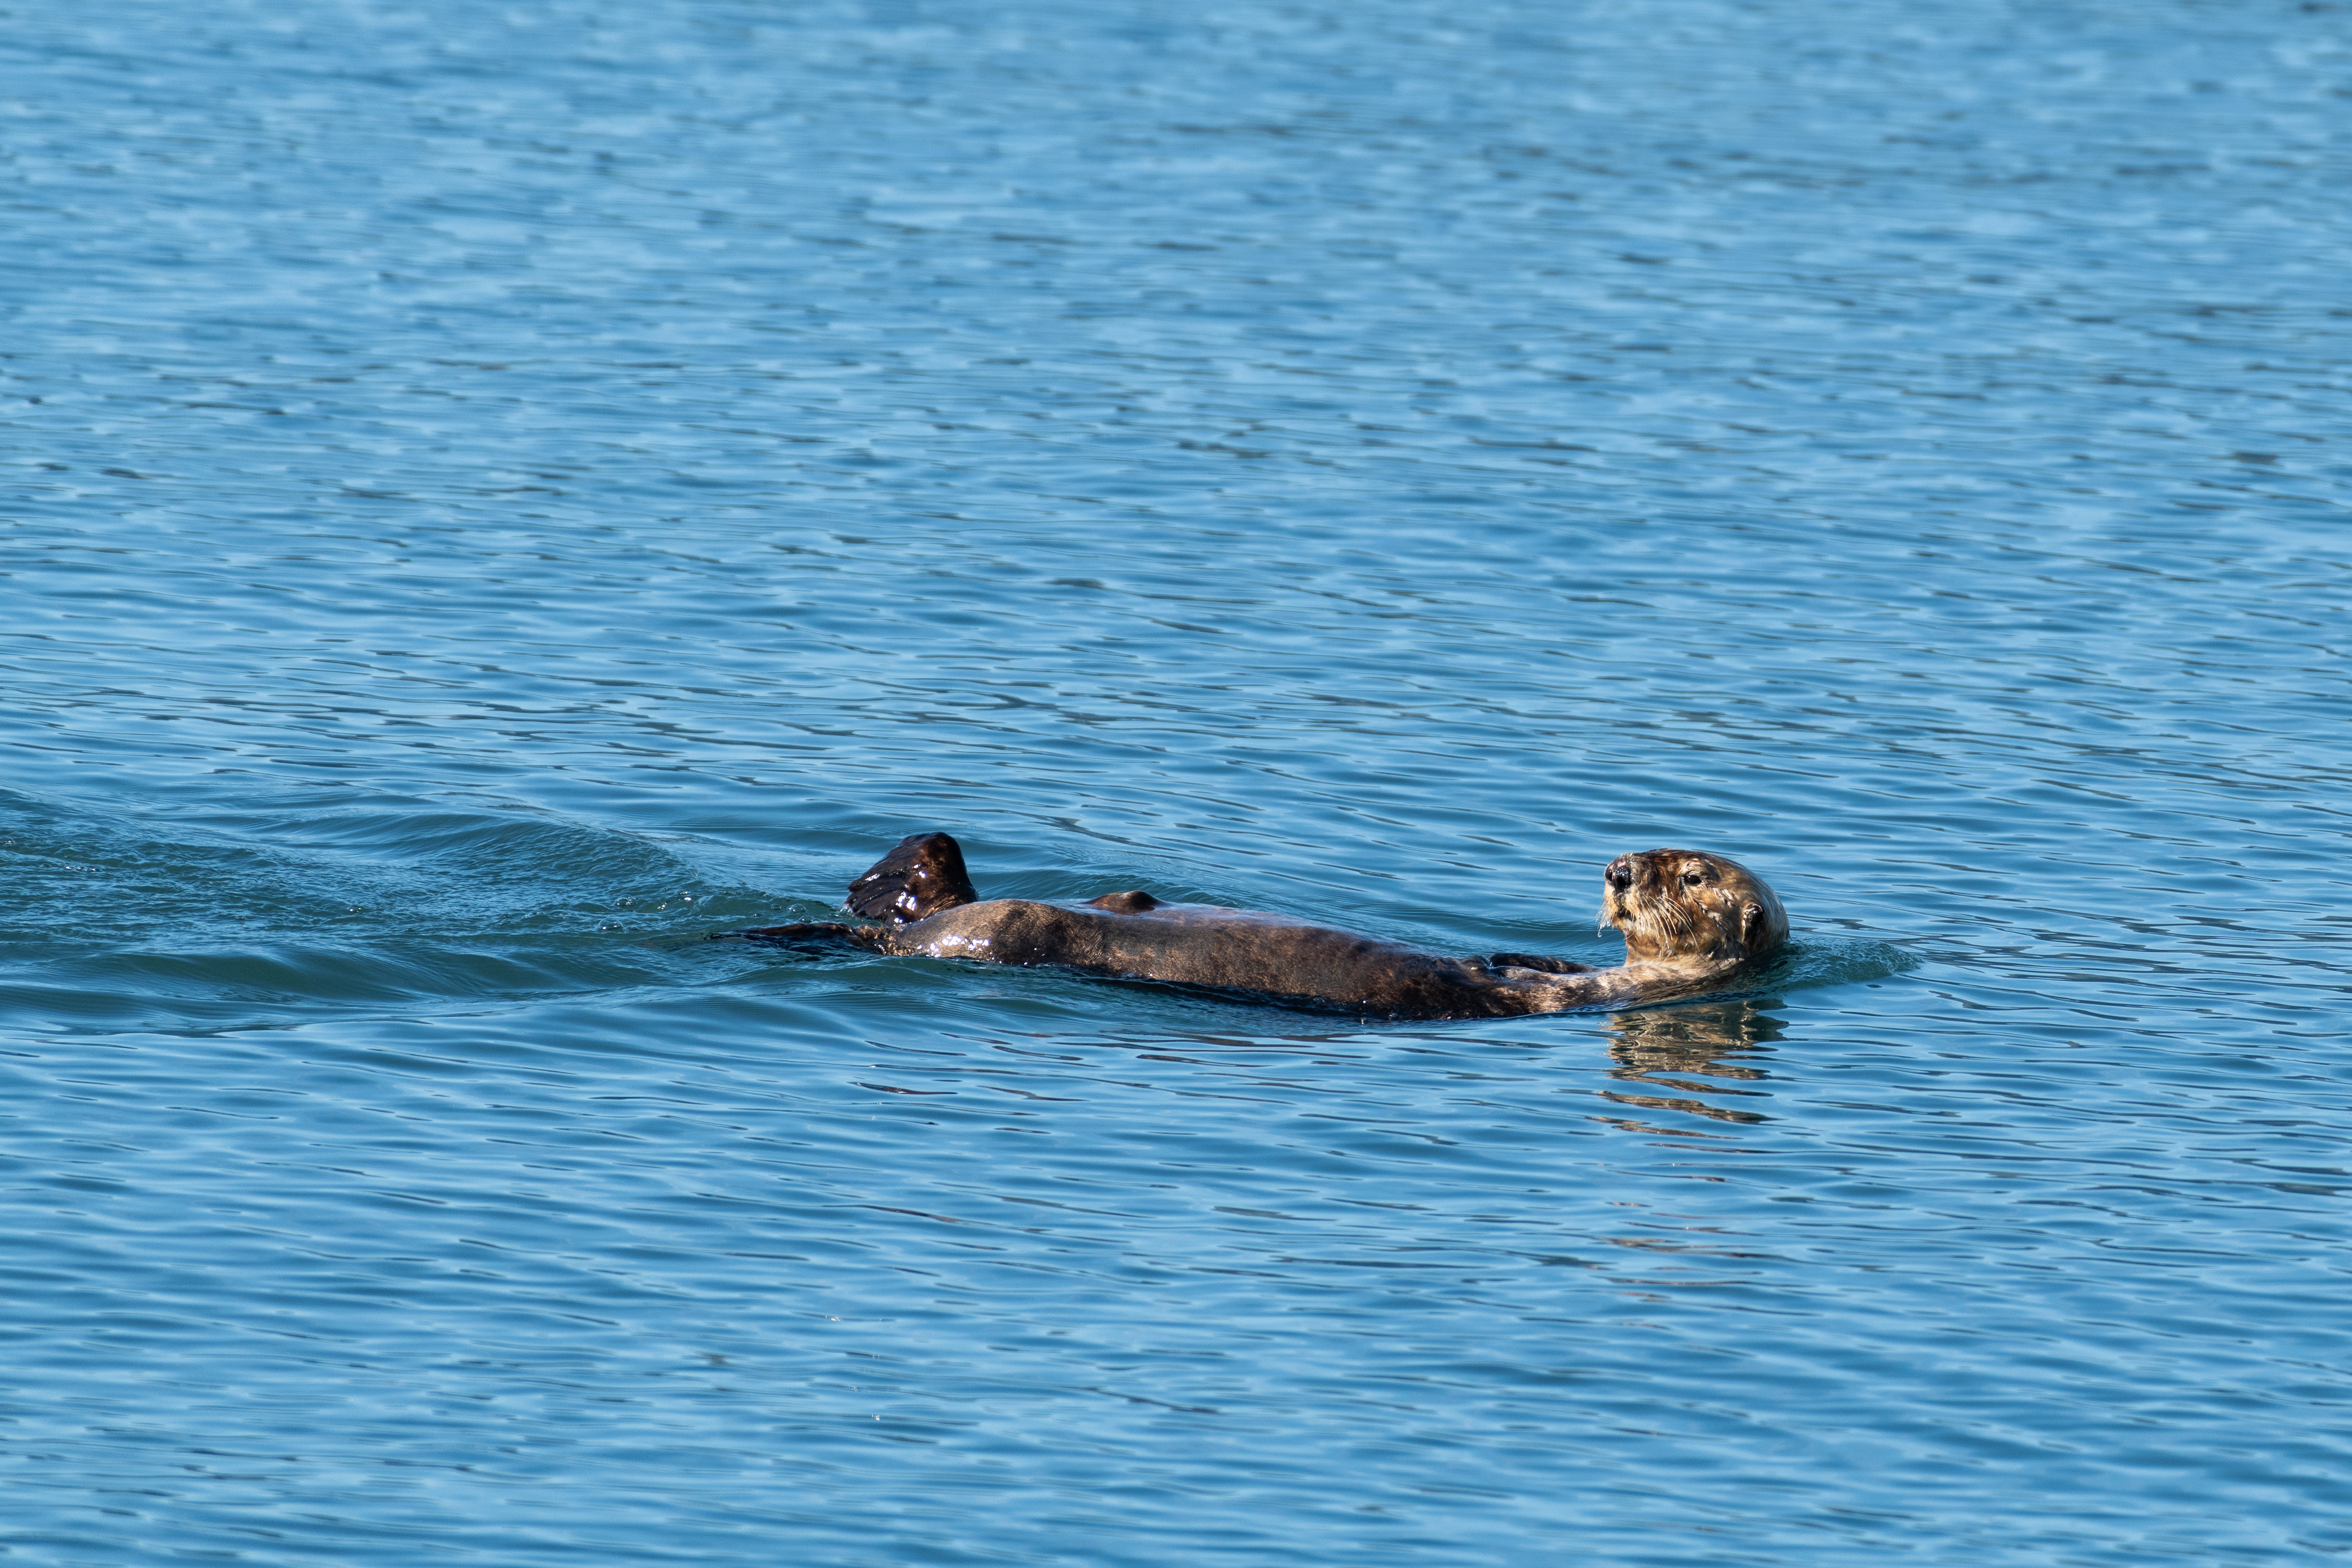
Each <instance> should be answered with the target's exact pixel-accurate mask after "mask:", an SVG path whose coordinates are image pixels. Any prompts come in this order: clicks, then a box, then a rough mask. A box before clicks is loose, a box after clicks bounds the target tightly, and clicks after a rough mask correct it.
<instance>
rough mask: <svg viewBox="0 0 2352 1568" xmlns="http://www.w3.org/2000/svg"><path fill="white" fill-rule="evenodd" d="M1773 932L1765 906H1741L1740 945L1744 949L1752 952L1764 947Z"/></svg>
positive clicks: (1750, 904) (1752, 904)
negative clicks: (1765, 940) (1766, 939)
mask: <svg viewBox="0 0 2352 1568" xmlns="http://www.w3.org/2000/svg"><path fill="white" fill-rule="evenodd" d="M1771 932H1772V921H1771V919H1770V918H1769V916H1767V915H1766V914H1765V913H1764V906H1763V905H1761V904H1759V903H1746V904H1742V905H1740V906H1739V943H1740V945H1741V946H1742V947H1745V948H1747V949H1748V951H1749V952H1754V951H1755V950H1756V949H1757V948H1758V947H1759V946H1761V945H1763V942H1764V939H1765V938H1766V937H1768V936H1769V935H1770V934H1771Z"/></svg>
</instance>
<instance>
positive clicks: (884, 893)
mask: <svg viewBox="0 0 2352 1568" xmlns="http://www.w3.org/2000/svg"><path fill="white" fill-rule="evenodd" d="M979 901H980V895H979V894H978V893H976V892H974V891H973V890H972V886H971V876H970V875H969V874H968V873H967V872H966V871H965V870H964V868H963V848H962V847H961V846H960V845H959V844H957V843H956V841H955V840H954V839H952V838H950V837H948V836H947V835H946V834H944V833H917V834H913V835H910V836H909V837H905V838H901V839H900V840H898V844H897V845H896V846H894V847H892V848H891V850H890V853H888V854H887V855H885V856H883V857H882V858H880V859H879V860H877V861H876V862H874V865H873V867H872V868H871V869H869V870H867V872H866V874H865V875H864V876H862V877H860V878H858V879H857V880H856V881H855V882H852V883H850V884H849V907H850V909H851V910H854V911H856V913H858V914H861V915H864V916H865V917H866V919H867V920H887V921H894V922H897V923H898V924H901V925H903V924H905V923H906V922H907V921H919V920H922V919H924V918H926V917H927V916H930V915H935V914H938V913H939V912H940V910H952V909H955V908H957V907H959V906H960V905H963V904H973V903H978V902H979Z"/></svg>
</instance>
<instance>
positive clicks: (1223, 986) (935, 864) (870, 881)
mask: <svg viewBox="0 0 2352 1568" xmlns="http://www.w3.org/2000/svg"><path fill="white" fill-rule="evenodd" d="M1604 884H1605V886H1604V891H1603V901H1602V919H1603V921H1604V922H1605V923H1607V924H1611V925H1614V926H1616V927H1618V928H1619V929H1620V930H1622V931H1623V932H1624V933H1625V951H1626V958H1627V963H1625V964H1624V965H1622V967H1620V968H1616V969H1608V970H1594V969H1591V968H1588V967H1587V966H1585V965H1583V964H1580V963H1570V962H1569V961H1567V960H1565V959H1556V958H1546V957H1542V956H1539V955H1532V954H1527V953H1496V954H1495V955H1494V957H1493V958H1491V959H1486V958H1447V957H1444V956H1441V955H1439V954H1436V953H1432V952H1421V951H1420V950H1418V949H1415V948H1410V947H1406V946H1403V945H1402V944H1400V943H1397V942H1382V941H1380V940H1379V939H1377V938H1374V937H1367V936H1357V935H1354V934H1352V933H1350V932H1348V931H1333V930H1331V929H1329V928H1328V927H1325V926H1316V925H1308V924H1306V923H1304V922H1301V921H1292V920H1286V919H1285V918H1283V917H1282V916H1279V915H1267V914H1256V913H1252V912H1250V911H1247V910H1228V909H1220V908H1216V907H1214V906H1213V905H1206V904H1167V903H1162V902H1160V900H1158V899H1155V898H1153V897H1152V896H1151V895H1150V894H1149V893H1146V892H1142V891H1139V890H1129V891H1126V892H1118V893H1106V894H1104V895H1103V896H1101V897H1100V898H1097V899H1095V900H1090V901H1089V902H1087V903H1085V904H1081V905H1078V906H1076V907H1075V908H1073V907H1066V906H1064V905H1060V904H1046V903H1039V902H1035V901H1034V900H1027V899H991V900H981V899H980V898H979V896H978V894H977V893H976V892H975V891H974V889H972V886H971V879H970V878H969V877H967V876H966V875H965V874H964V867H963V853H962V851H961V848H959V847H957V845H956V842H955V840H954V839H952V838H950V837H948V836H947V835H946V834H944V833H932V834H918V835H916V836H915V837H910V838H908V839H905V840H903V841H901V842H900V843H899V844H898V846H897V847H894V848H893V849H892V850H891V851H890V853H889V854H888V855H887V856H885V857H884V858H882V859H881V860H880V861H879V862H877V864H876V866H875V867H874V868H873V869H872V870H870V871H868V872H866V874H865V875H864V876H863V877H860V878H859V879H857V880H856V882H855V883H853V884H852V885H851V890H850V900H849V901H850V907H851V909H852V910H855V911H856V912H857V913H860V914H866V915H887V916H889V917H891V919H892V922H893V923H890V924H887V925H866V926H851V925H840V924H833V923H818V924H804V925H789V926H770V927H766V928H763V929H761V930H758V931H736V932H730V933H729V934H730V935H735V936H740V937H746V938H749V939H751V940H752V941H756V942H778V943H786V944H798V943H803V942H851V943H854V944H856V945H857V946H859V947H864V948H868V949H871V950H872V951H874V952H889V953H905V954H922V955H925V956H928V957H932V958H968V959H977V960H980V961H982V962H985V963H1019V964H1053V965H1055V966H1058V967H1061V968H1065V969H1076V970H1078V971H1081V972H1082V973H1089V974H1103V975H1113V976H1118V977H1122V978H1129V979H1139V980H1158V981H1164V982H1168V983H1171V984H1182V985H1202V986H1213V987H1215V988H1217V989H1219V990H1224V991H1240V992H1249V993H1253V994H1259V995H1263V996H1265V997H1268V998H1271V999H1274V1000H1277V1001H1282V1002H1287V1003H1291V1004H1295V1005H1310V1006H1318V1007H1327V1008H1337V1009H1342V1010H1345V1011H1348V1012H1353V1013H1360V1014H1368V1015H1371V1016H1380V1017H1391V1018H1479V1017H1507V1016H1517V1015H1519V1014H1525V1013H1551V1012H1559V1011H1560V1010H1562V1009H1564V1008H1570V1007H1583V1006H1593V1005H1605V1004H1612V1003H1618V1004H1622V1003H1627V1002H1637V1001H1646V1000H1656V999H1657V998H1659V997H1662V996H1670V995H1677V994H1692V993H1696V992H1698V991H1703V990H1706V989H1708V988H1709V987H1710V985H1711V984H1714V983H1716V982H1717V981H1719V980H1721V979H1722V978H1723V977H1724V976H1725V975H1727V974H1729V973H1731V972H1732V971H1733V970H1735V969H1737V968H1738V967H1739V966H1740V965H1741V964H1743V963H1748V962H1749V961H1750V960H1752V959H1755V958H1758V957H1760V956H1762V955H1763V954H1764V953H1767V952H1770V951H1771V950H1772V949H1774V948H1776V947H1778V946H1779V945H1780V942H1782V941H1783V940H1784V939H1785V938H1786V936H1787V934H1788V920H1787V917H1786V916H1785V915H1784V914H1782V913H1781V910H1780V900H1778V899H1776V898H1775V897H1773V895H1772V890H1771V889H1769V888H1767V887H1766V886H1765V885H1764V882H1763V879H1761V878H1759V877H1756V876H1755V875H1754V874H1752V873H1750V872H1748V870H1746V869H1745V868H1742V867H1740V866H1739V865H1738V864H1737V863H1736V862H1734V861H1731V860H1727V859H1725V858H1722V857H1720V856H1715V855H1706V854H1702V853H1700V852H1698V851H1696V850H1687V849H1654V850H1650V851H1647V852H1646V853H1643V854H1639V855H1625V856H1621V857H1619V858H1617V859H1616V860H1614V861H1612V862H1611V863H1610V866H1609V869H1608V872H1607V874H1606V876H1605V878H1604Z"/></svg>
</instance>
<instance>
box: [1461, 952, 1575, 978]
mask: <svg viewBox="0 0 2352 1568" xmlns="http://www.w3.org/2000/svg"><path fill="white" fill-rule="evenodd" d="M1486 962H1487V963H1491V964H1493V965H1494V966H1495V967H1496V968H1497V969H1532V970H1534V971H1536V972H1537V973H1539V974H1590V973H1592V965H1591V964H1589V963H1570V962H1569V961H1568V960H1567V959H1565V958H1546V957H1545V956H1544V955H1543V954H1542V953H1539V952H1497V953H1495V954H1493V955H1491V956H1490V957H1488V959H1487V960H1486Z"/></svg>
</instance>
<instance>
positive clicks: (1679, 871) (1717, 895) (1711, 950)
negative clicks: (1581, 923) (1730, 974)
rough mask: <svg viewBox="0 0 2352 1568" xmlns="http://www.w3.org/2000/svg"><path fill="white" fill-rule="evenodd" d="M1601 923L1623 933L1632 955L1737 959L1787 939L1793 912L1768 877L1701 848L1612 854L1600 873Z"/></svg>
mask: <svg viewBox="0 0 2352 1568" xmlns="http://www.w3.org/2000/svg"><path fill="white" fill-rule="evenodd" d="M1601 924H1602V925H1603V926H1615V927H1616V928H1617V929H1618V930H1619V931H1623V932H1624V933H1625V957H1626V958H1627V960H1628V961H1633V962H1649V963H1661V962H1672V961H1681V962H1685V963H1688V962H1694V961H1702V962H1706V963H1720V964H1733V963H1742V962H1744V961H1746V960H1748V959H1750V958H1757V957H1760V956H1762V955H1763V954H1765V953H1768V952H1771V951H1772V950H1773V949H1774V948H1776V947H1779V946H1780V944H1781V943H1782V942H1786V941H1787V940H1788V938H1789V917H1788V916H1787V915H1786V914H1785V913H1783V912H1782V910H1781V909H1780V900H1779V899H1778V898H1775V897H1774V896H1773V893H1772V889H1769V888H1768V887H1766V886H1765V885H1764V879H1763V878H1761V877H1759V876H1757V875H1756V874H1755V873H1754V872H1752V871H1750V870H1748V868H1746V867H1744V866H1742V865H1740V864H1739V863H1738V861H1736V860H1727V859H1725V858H1723V857H1722V856H1720V855H1707V854H1702V853H1701V852H1700V851H1698V850H1696V849H1649V850H1644V851H1643V852H1642V853H1640V854H1637V855H1620V856H1619V857H1617V858H1616V859H1614V860H1612V861H1611V862H1610V863H1609V869H1608V870H1606V871H1604V872H1603V873H1601Z"/></svg>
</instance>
